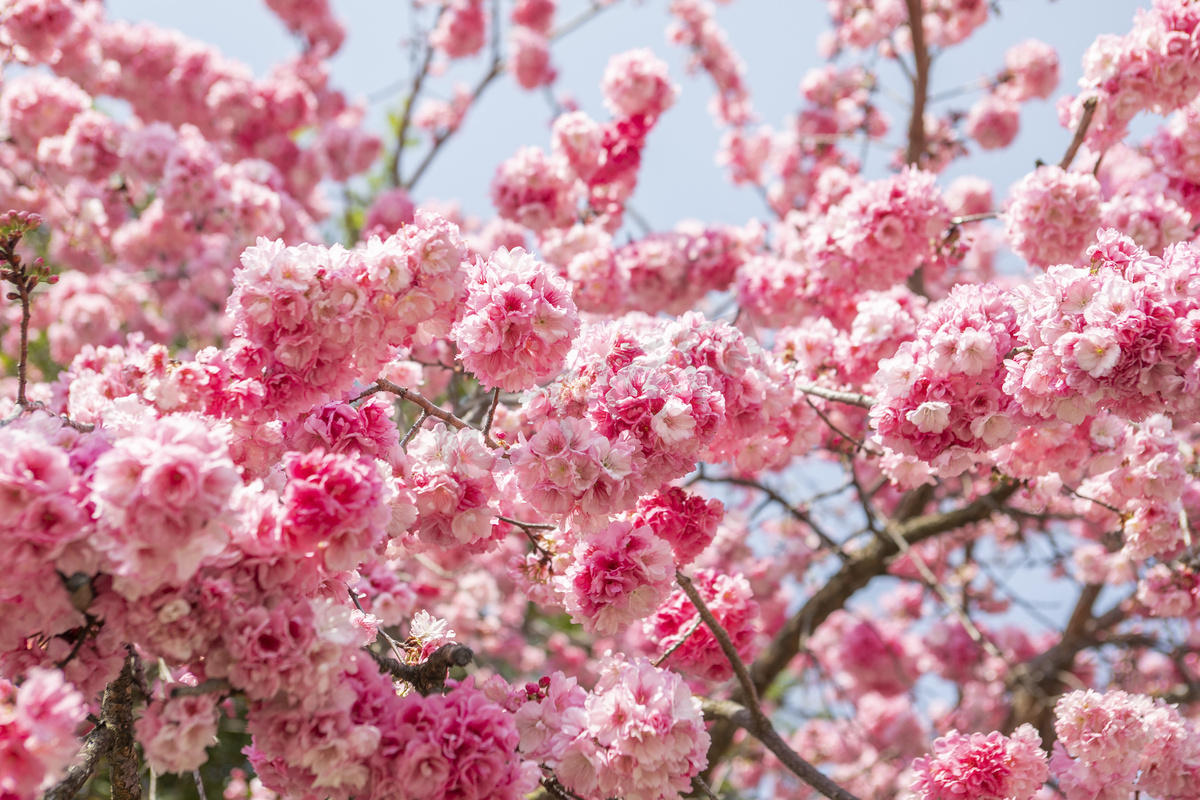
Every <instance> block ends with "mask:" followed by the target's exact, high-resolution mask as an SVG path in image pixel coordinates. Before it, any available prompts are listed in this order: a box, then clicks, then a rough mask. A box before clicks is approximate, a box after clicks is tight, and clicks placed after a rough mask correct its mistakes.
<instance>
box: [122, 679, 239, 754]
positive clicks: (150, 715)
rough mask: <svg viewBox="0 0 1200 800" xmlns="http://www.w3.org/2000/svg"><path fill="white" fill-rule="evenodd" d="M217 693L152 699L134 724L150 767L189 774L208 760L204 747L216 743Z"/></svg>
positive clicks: (218, 697) (218, 696)
mask: <svg viewBox="0 0 1200 800" xmlns="http://www.w3.org/2000/svg"><path fill="white" fill-rule="evenodd" d="M220 699H221V697H220V695H219V694H217V693H216V692H209V693H205V694H192V695H188V694H184V695H180V696H177V697H171V696H168V697H167V698H166V699H160V698H155V699H154V700H152V701H150V702H149V703H147V704H146V707H145V709H143V710H142V716H141V717H140V718H139V719H138V720H137V722H135V723H134V731H135V732H136V733H137V739H138V742H140V743H141V745H142V751H143V752H144V753H145V754H146V761H147V763H149V764H150V768H151V769H153V770H154V771H155V772H157V773H159V774H162V773H164V772H177V773H178V772H191V771H192V770H195V769H199V768H200V766H201V765H202V764H204V762H205V761H207V760H208V753H207V752H205V750H206V748H208V747H209V746H210V745H213V744H216V742H217V721H218V712H217V703H218V701H219V700H220Z"/></svg>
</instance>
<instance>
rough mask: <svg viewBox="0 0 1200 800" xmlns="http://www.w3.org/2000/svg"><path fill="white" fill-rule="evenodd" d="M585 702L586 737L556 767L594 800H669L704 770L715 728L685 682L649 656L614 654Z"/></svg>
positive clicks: (564, 779) (602, 665)
mask: <svg viewBox="0 0 1200 800" xmlns="http://www.w3.org/2000/svg"><path fill="white" fill-rule="evenodd" d="M599 672H600V679H599V680H598V681H597V682H596V685H595V687H594V688H593V689H592V691H591V692H590V693H589V694H588V696H587V699H586V701H585V710H586V713H587V723H586V728H585V729H584V732H583V733H582V734H580V736H578V737H577V738H576V739H575V741H574V742H572V743H571V744H570V745H568V746H567V748H566V750H565V752H564V754H563V756H562V758H561V759H560V760H559V762H558V765H557V767H556V769H555V774H556V775H557V776H558V778H559V780H561V781H562V783H563V785H564V786H566V787H567V788H568V789H570V790H572V791H574V792H575V793H577V794H579V795H580V796H582V797H584V798H586V800H601V799H602V798H606V797H624V798H627V800H669V799H670V798H675V797H678V796H679V794H681V793H682V792H686V791H688V789H689V787H690V786H691V779H692V777H693V776H694V775H697V774H699V773H700V772H701V770H703V769H704V766H705V764H706V763H707V760H708V759H707V757H706V753H707V750H708V745H709V736H708V731H706V730H705V728H704V720H703V717H702V716H701V713H700V701H699V700H697V699H696V698H695V697H693V696H692V693H691V692H690V691H688V687H687V684H686V683H684V681H683V678H681V677H680V676H679V675H677V674H675V673H674V672H671V671H670V670H661V669H658V668H656V667H654V666H652V665H651V664H650V662H649V661H646V660H645V659H637V660H634V661H624V660H621V659H619V658H617V657H613V656H609V657H607V658H605V659H604V660H603V661H601V663H600V665H599Z"/></svg>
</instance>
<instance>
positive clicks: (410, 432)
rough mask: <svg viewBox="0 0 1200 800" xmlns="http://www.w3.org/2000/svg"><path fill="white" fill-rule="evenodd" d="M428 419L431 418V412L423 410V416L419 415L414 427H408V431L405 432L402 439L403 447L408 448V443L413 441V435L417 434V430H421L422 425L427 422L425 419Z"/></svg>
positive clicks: (401, 445) (401, 444)
mask: <svg viewBox="0 0 1200 800" xmlns="http://www.w3.org/2000/svg"><path fill="white" fill-rule="evenodd" d="M427 419H429V412H428V411H425V410H422V411H421V416H419V417H417V421H416V422H414V423H413V424H412V427H411V428H409V429H408V433H406V434H404V438H403V439H402V440H401V441H400V447H401V448H403V449H407V448H408V443H409V442H411V441H412V440H413V437H415V436H416V435H417V432H418V431H419V430H421V426H422V425H424V424H425V420H427Z"/></svg>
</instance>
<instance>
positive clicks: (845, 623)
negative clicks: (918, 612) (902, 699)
mask: <svg viewBox="0 0 1200 800" xmlns="http://www.w3.org/2000/svg"><path fill="white" fill-rule="evenodd" d="M906 628H907V626H906V625H901V624H899V623H897V622H896V621H894V620H880V621H878V622H872V621H870V620H862V619H857V618H855V617H854V616H853V615H851V614H850V613H848V612H845V611H841V610H839V611H835V612H834V613H832V614H830V615H829V618H828V619H827V620H826V621H825V623H824V624H823V625H821V627H820V628H818V629H817V631H816V633H814V634H813V637H812V639H811V640H810V646H811V648H812V651H813V653H814V654H816V656H817V658H818V659H820V660H821V662H822V663H823V664H824V665H825V667H826V669H828V670H829V672H830V674H832V675H834V676H835V678H836V680H837V682H838V683H839V684H840V685H842V686H844V687H845V688H846V689H847V690H848V691H849V692H850V693H851V695H852V696H854V697H858V696H860V695H862V694H865V693H867V692H878V693H879V694H881V695H883V696H885V697H892V696H895V695H898V694H902V693H903V692H906V691H907V690H908V689H909V688H910V687H911V686H912V685H913V683H914V682H915V681H916V679H917V676H918V674H919V673H918V664H917V660H916V643H915V642H913V641H911V640H910V639H909V637H908V636H906V634H905V629H906Z"/></svg>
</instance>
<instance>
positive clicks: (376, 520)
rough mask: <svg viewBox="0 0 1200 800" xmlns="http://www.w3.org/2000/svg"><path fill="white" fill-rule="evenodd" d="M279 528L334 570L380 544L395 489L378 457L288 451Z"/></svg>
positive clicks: (292, 545)
mask: <svg viewBox="0 0 1200 800" xmlns="http://www.w3.org/2000/svg"><path fill="white" fill-rule="evenodd" d="M283 467H284V472H285V474H286V476H287V484H286V486H285V487H284V489H283V492H282V496H281V499H282V501H283V509H282V512H281V517H280V525H279V532H280V535H281V536H282V539H283V541H284V543H285V544H286V546H287V547H288V548H289V549H291V550H293V551H294V552H296V553H315V554H316V555H317V557H318V559H319V560H320V562H321V563H322V564H323V566H324V568H325V570H326V571H327V572H329V573H330V574H336V573H338V572H343V571H346V570H351V569H354V568H355V567H356V566H358V564H360V563H361V562H362V561H364V560H365V559H366V558H367V557H368V556H369V555H370V554H371V553H373V552H375V551H376V550H377V549H379V548H381V547H382V546H383V544H384V541H385V539H386V537H387V530H388V523H389V522H390V520H391V510H390V505H389V504H390V502H391V499H392V496H391V493H392V491H393V489H392V487H391V485H390V484H389V483H388V482H387V480H386V479H385V476H384V475H383V474H382V470H381V469H380V468H379V466H378V465H377V463H376V462H374V461H372V460H370V459H367V458H363V457H362V456H359V455H357V454H342V453H327V452H325V451H324V450H322V449H320V448H318V449H316V450H313V451H312V452H309V453H305V454H301V453H295V452H293V453H288V454H287V456H286V457H285V458H284V461H283Z"/></svg>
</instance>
